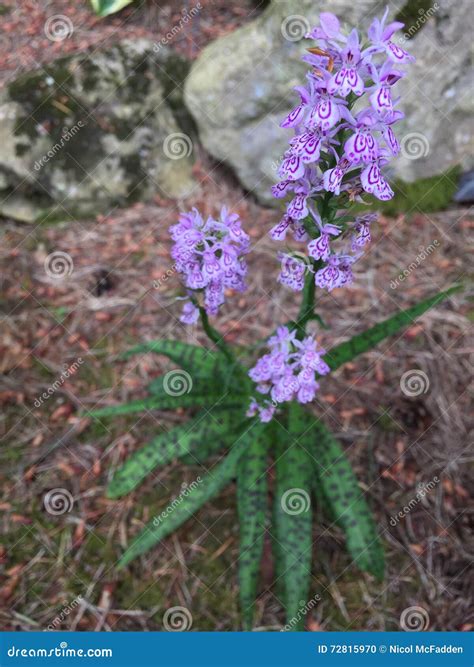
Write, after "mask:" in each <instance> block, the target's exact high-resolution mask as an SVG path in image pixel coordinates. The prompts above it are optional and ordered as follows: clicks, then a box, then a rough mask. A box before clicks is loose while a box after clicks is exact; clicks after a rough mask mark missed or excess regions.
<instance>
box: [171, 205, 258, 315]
mask: <svg viewBox="0 0 474 667" xmlns="http://www.w3.org/2000/svg"><path fill="white" fill-rule="evenodd" d="M169 231H170V234H171V238H172V239H173V241H174V244H173V247H172V249H171V256H172V257H173V259H174V260H175V266H176V270H177V271H178V272H179V273H180V274H182V276H183V279H184V284H185V285H186V287H187V288H188V293H189V292H190V298H191V299H192V301H188V302H186V303H185V305H184V308H183V313H182V315H181V318H180V319H181V322H183V323H184V324H193V323H194V322H196V321H197V319H198V317H199V310H198V308H197V305H196V303H197V298H198V293H200V292H202V293H203V297H204V298H203V306H204V308H205V310H206V313H207V314H208V315H216V314H217V312H218V310H219V307H220V306H221V305H222V304H223V303H224V298H225V297H224V290H225V289H226V288H232V289H234V290H236V291H238V292H243V291H244V290H245V289H246V284H245V275H246V273H247V265H246V263H245V260H244V259H243V257H244V255H246V254H247V253H248V252H249V247H250V239H249V237H248V235H247V234H246V233H245V232H244V231H243V229H242V227H241V222H240V218H239V216H238V215H237V214H236V213H231V212H230V211H228V210H227V208H226V207H225V206H223V207H222V209H221V213H220V218H219V219H218V220H214V218H211V217H208V218H207V220H205V221H204V219H203V218H202V216H201V214H200V213H199V211H198V210H197V209H195V208H193V210H192V211H190V212H188V213H182V214H181V215H180V217H179V223H178V224H177V225H173V226H171V227H170V229H169ZM193 292H194V293H195V294H193Z"/></svg>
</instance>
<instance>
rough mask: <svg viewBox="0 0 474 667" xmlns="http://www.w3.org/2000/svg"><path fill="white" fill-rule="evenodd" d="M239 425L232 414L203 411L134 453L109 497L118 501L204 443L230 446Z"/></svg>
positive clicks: (229, 412)
mask: <svg viewBox="0 0 474 667" xmlns="http://www.w3.org/2000/svg"><path fill="white" fill-rule="evenodd" d="M240 421H241V415H240V414H238V415H235V414H234V413H233V412H232V411H212V412H208V411H203V412H200V413H199V414H198V415H197V416H196V417H195V418H194V419H192V420H190V421H188V422H186V423H185V424H182V425H181V426H177V427H176V428H174V429H172V430H171V431H168V432H167V433H162V434H161V435H159V436H157V437H156V438H155V439H154V440H152V441H151V442H150V443H148V445H145V447H142V448H141V449H139V450H138V451H136V452H134V453H133V454H132V455H131V456H130V458H129V459H128V460H127V461H126V462H125V464H124V465H123V466H122V467H121V468H120V469H119V470H118V471H117V472H116V473H115V475H114V478H113V479H112V481H111V482H110V484H109V487H108V489H107V495H108V497H109V498H119V497H121V496H123V495H125V494H127V493H129V492H130V491H132V490H133V489H134V488H135V487H136V486H138V484H140V483H141V482H142V481H143V480H144V479H145V477H146V476H147V475H149V474H150V473H151V472H152V471H153V470H154V469H155V468H156V467H157V466H160V465H164V464H165V463H169V462H170V461H172V460H173V459H176V458H180V457H181V456H183V455H184V454H189V453H190V452H193V451H198V450H199V446H200V445H201V443H202V442H203V441H205V440H213V441H216V440H217V441H219V442H220V443H222V446H223V447H224V446H230V445H231V444H232V443H233V441H234V439H235V436H234V433H233V429H235V427H236V425H237V423H239V422H240Z"/></svg>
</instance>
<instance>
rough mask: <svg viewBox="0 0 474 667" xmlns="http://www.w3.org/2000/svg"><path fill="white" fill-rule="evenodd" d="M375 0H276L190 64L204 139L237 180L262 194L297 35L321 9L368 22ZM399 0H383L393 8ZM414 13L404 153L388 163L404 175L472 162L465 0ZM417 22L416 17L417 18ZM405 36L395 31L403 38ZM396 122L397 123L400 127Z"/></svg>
mask: <svg viewBox="0 0 474 667" xmlns="http://www.w3.org/2000/svg"><path fill="white" fill-rule="evenodd" d="M385 5H386V2H385V1H382V2H380V1H378V0H363V1H362V2H350V1H349V0H331V1H330V2H327V1H325V2H322V0H274V1H273V2H272V3H271V4H270V6H269V7H268V8H267V9H266V10H265V12H263V14H262V15H261V16H259V17H258V18H257V19H256V20H255V21H253V22H252V23H250V24H247V25H246V26H244V27H242V28H240V29H239V30H237V31H235V32H234V33H231V34H229V35H227V36H225V37H222V38H220V39H218V40H217V41H215V42H213V43H211V44H210V45H209V46H208V47H207V48H206V49H204V51H203V52H202V54H201V55H200V57H199V58H198V59H197V61H196V62H195V63H194V64H193V66H192V68H191V72H190V74H189V76H188V78H187V79H186V84H185V102H186V104H187V107H188V109H189V111H190V112H191V114H192V115H193V117H194V119H195V121H196V123H197V126H198V130H199V135H200V139H201V140H202V143H203V144H204V146H205V148H206V149H207V150H208V151H209V152H210V153H211V154H212V155H213V156H214V157H216V158H217V159H219V160H221V161H223V162H225V163H227V164H228V165H229V166H231V167H232V168H233V169H234V170H235V172H236V174H237V175H238V177H239V179H240V180H241V182H242V183H243V185H244V186H245V187H246V188H247V189H248V190H250V191H252V192H254V193H255V194H256V195H257V197H258V198H259V199H260V200H262V201H264V202H271V201H272V198H271V195H270V193H269V189H270V186H271V184H272V183H274V182H275V181H276V180H277V175H276V168H277V167H278V164H279V162H280V159H281V156H282V154H283V152H284V151H285V150H286V147H287V142H288V138H289V137H290V136H291V135H292V131H291V130H287V131H285V130H282V129H281V128H280V127H279V122H280V121H281V119H282V117H283V116H284V115H285V113H286V112H287V111H288V110H289V109H291V108H292V107H293V106H295V105H296V103H297V99H298V98H297V95H296V93H295V92H294V91H293V87H294V86H296V85H298V84H301V83H302V82H304V76H305V72H306V71H307V66H306V65H305V64H304V63H302V62H301V61H300V56H301V55H302V54H303V52H304V50H305V49H306V48H307V46H308V42H307V41H306V40H305V39H303V36H304V34H305V33H306V32H307V30H308V28H309V26H313V25H316V24H317V21H318V15H319V13H320V12H321V11H332V12H334V13H335V14H337V15H338V16H339V18H340V19H341V21H343V22H346V23H347V24H350V25H355V26H358V27H359V29H361V30H364V31H365V30H366V29H367V28H368V26H369V24H370V22H371V20H372V18H373V17H374V16H376V15H377V16H380V15H381V14H383V12H384V8H385ZM404 5H405V2H403V1H398V0H396V1H394V2H391V4H390V8H391V11H392V16H393V15H394V14H396V12H397V11H398V10H399V9H401V8H402V7H403V6H404ZM435 5H436V6H437V7H438V9H437V10H435V11H434V13H433V14H432V13H430V14H429V15H428V16H426V15H423V16H422V15H421V14H420V15H419V16H420V18H419V19H418V20H419V23H420V25H419V26H418V27H421V29H420V30H419V31H418V32H417V33H416V35H415V36H414V37H413V39H410V40H409V42H408V43H407V48H408V50H409V51H410V52H411V53H413V54H414V55H415V56H416V57H417V58H418V62H417V64H416V65H415V67H412V68H411V71H410V75H409V77H407V79H406V80H405V81H403V82H402V84H400V93H401V94H403V96H404V97H403V104H402V108H403V109H404V110H405V111H406V113H407V119H406V121H405V122H404V125H403V126H402V127H401V130H400V132H399V136H400V138H401V139H402V140H404V141H403V155H402V157H401V158H400V159H399V160H398V162H397V163H396V164H395V165H394V168H395V172H396V174H397V175H398V176H401V177H402V178H404V179H406V180H412V179H414V178H417V177H419V176H428V175H432V174H435V173H438V172H441V171H444V170H445V169H446V168H447V167H448V166H451V165H453V164H456V163H461V164H462V165H463V166H466V165H468V163H469V162H470V157H469V156H470V155H472V151H471V150H470V148H472V147H470V146H469V145H468V141H467V140H468V137H469V135H470V129H471V121H470V114H471V106H472V94H470V86H468V85H467V78H468V77H469V69H468V67H469V50H470V44H469V34H470V31H469V30H467V29H466V17H468V16H470V15H471V14H470V2H469V0H459V2H456V3H452V2H448V0H439V1H438V2H437V3H435ZM421 23H423V25H422V26H421ZM403 39H404V37H403V36H402V40H403ZM399 127H400V126H399Z"/></svg>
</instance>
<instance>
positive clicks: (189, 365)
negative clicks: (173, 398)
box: [122, 340, 229, 376]
mask: <svg viewBox="0 0 474 667" xmlns="http://www.w3.org/2000/svg"><path fill="white" fill-rule="evenodd" d="M146 352H154V353H155V354H162V355H163V356H165V357H168V359H171V360H172V361H174V362H175V363H177V364H178V366H180V367H181V368H184V369H185V370H186V371H188V373H191V374H193V373H195V374H197V375H201V376H212V374H213V373H214V372H215V370H216V363H218V364H219V366H220V368H221V370H223V367H224V366H226V365H228V364H229V362H228V361H227V360H226V358H225V357H224V355H223V354H222V352H216V351H214V350H209V349H208V348H205V347H200V346H199V345H190V344H189V343H183V342H181V341H177V340H150V341H147V342H146V343H141V344H140V345H136V346H135V347H132V348H131V349H130V350H127V352H125V353H124V354H123V355H122V357H123V358H124V359H128V358H129V357H131V356H133V355H135V354H145V353H146Z"/></svg>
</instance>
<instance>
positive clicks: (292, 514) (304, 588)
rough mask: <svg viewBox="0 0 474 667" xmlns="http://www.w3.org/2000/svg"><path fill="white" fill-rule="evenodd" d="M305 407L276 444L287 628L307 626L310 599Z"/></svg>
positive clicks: (280, 573) (294, 408) (296, 409)
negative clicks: (303, 442)
mask: <svg viewBox="0 0 474 667" xmlns="http://www.w3.org/2000/svg"><path fill="white" fill-rule="evenodd" d="M303 424H304V419H303V418H302V408H301V406H300V405H298V404H296V403H292V404H291V405H290V407H289V419H288V431H287V432H286V434H285V431H284V430H283V429H281V430H280V431H279V437H278V439H277V442H276V454H275V456H276V461H275V470H276V485H275V495H274V507H273V521H274V531H275V536H274V537H275V541H274V547H275V548H276V559H275V563H276V575H277V579H278V580H279V583H280V584H282V585H281V591H282V595H283V602H284V605H285V609H286V616H287V625H288V627H289V629H291V630H301V629H303V627H304V613H303V612H302V608H303V607H304V606H305V604H306V602H307V600H308V591H309V583H310V577H311V552H312V537H311V523H312V520H311V519H312V511H311V500H310V498H311V476H312V474H313V466H312V460H311V457H310V456H309V455H308V453H307V451H306V450H305V449H304V447H303V446H302V445H301V443H300V442H299V437H300V435H301V433H302V430H301V429H302V425H303Z"/></svg>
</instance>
